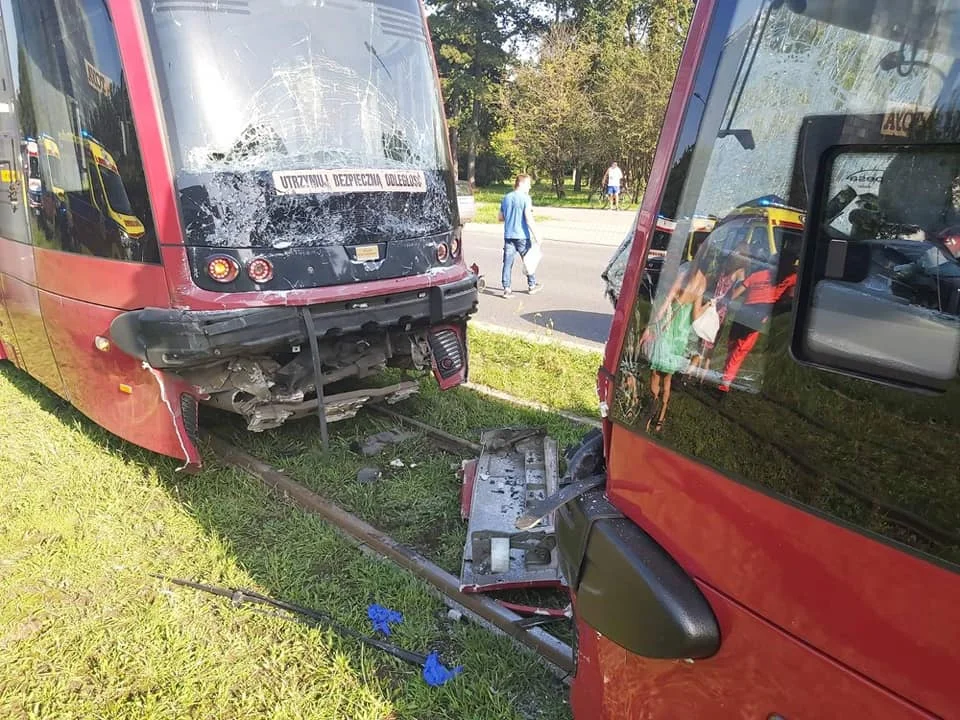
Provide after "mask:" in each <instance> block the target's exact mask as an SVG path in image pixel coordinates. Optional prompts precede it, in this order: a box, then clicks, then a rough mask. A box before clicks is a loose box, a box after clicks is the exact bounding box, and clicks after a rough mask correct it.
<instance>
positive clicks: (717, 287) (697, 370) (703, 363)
mask: <svg viewBox="0 0 960 720" xmlns="http://www.w3.org/2000/svg"><path fill="white" fill-rule="evenodd" d="M748 250H749V244H748V243H747V241H746V240H741V241H740V243H738V244H737V245H736V247H734V248H733V250H732V251H731V252H730V253H728V254H727V255H726V257H722V258H721V259H720V263H721V265H720V269H719V270H718V271H717V274H716V275H715V276H714V277H712V278H711V279H710V280H708V283H707V285H708V287H709V286H710V285H711V284H712V285H713V290H712V292H711V293H710V297H711V298H713V300H714V301H715V302H716V305H717V316H718V318H719V320H720V326H721V327H723V322H724V320H725V319H726V317H727V311H728V310H729V309H730V300H731V294H732V291H733V290H734V288H736V287H738V286H739V285H740V284H741V283H742V282H743V281H744V280H745V279H746V274H747V268H748V266H749V259H748ZM715 347H716V340H714V341H713V342H711V341H709V340H701V341H700V344H699V347H698V349H697V352H696V353H695V354H694V356H693V357H692V358H691V359H690V366H689V367H688V368H687V370H686V374H687V375H690V376H692V377H693V378H694V379H695V380H696V379H698V380H699V381H700V382H701V383H702V382H703V379H704V378H705V377H706V375H707V373H709V372H710V360H711V358H712V357H713V351H714V348H715Z"/></svg>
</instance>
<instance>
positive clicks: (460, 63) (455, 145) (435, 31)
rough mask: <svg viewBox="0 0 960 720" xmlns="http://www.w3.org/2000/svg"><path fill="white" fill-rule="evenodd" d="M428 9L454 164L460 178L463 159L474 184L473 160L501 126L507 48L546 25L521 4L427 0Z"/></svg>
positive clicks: (509, 0)
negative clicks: (502, 91)
mask: <svg viewBox="0 0 960 720" xmlns="http://www.w3.org/2000/svg"><path fill="white" fill-rule="evenodd" d="M428 8H429V9H430V28H431V33H432V36H433V45H434V52H435V54H436V58H437V66H438V69H439V71H440V79H441V83H442V87H443V97H444V102H445V105H446V112H447V122H448V124H449V126H450V146H451V150H452V152H453V156H454V162H455V163H457V168H456V169H457V171H458V175H459V174H460V173H459V170H460V168H459V162H458V160H459V157H460V155H461V154H464V155H465V156H466V159H467V168H466V179H467V180H469V181H470V183H471V184H473V183H475V182H476V163H477V156H478V154H479V153H480V151H481V150H482V149H483V148H484V147H485V146H487V145H488V144H489V139H490V137H491V136H492V135H493V133H494V132H496V130H497V129H499V127H500V125H501V123H500V118H499V116H498V115H497V109H498V103H497V99H498V93H499V91H498V88H499V86H500V84H501V82H502V81H503V79H504V77H505V73H506V68H507V65H508V62H509V61H510V59H511V47H512V46H513V45H515V44H516V43H517V42H518V41H520V40H521V39H524V38H526V37H529V36H530V35H531V34H533V33H536V32H538V31H541V30H542V29H543V27H544V25H543V22H542V21H541V20H539V19H538V18H537V17H536V15H535V14H534V13H533V12H532V8H531V7H530V6H529V5H528V4H527V3H524V2H523V0H430V2H428ZM463 145H466V152H465V153H464V152H463V150H464V148H463Z"/></svg>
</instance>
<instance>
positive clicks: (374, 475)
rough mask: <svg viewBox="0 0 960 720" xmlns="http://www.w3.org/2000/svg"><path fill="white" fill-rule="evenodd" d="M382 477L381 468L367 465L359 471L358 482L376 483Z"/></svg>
mask: <svg viewBox="0 0 960 720" xmlns="http://www.w3.org/2000/svg"><path fill="white" fill-rule="evenodd" d="M380 477H381V473H380V468H375V467H365V468H360V470H359V471H358V472H357V482H361V483H364V484H365V485H366V484H370V483H375V482H377V481H378V480H379V479H380Z"/></svg>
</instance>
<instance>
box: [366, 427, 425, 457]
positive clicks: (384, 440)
mask: <svg viewBox="0 0 960 720" xmlns="http://www.w3.org/2000/svg"><path fill="white" fill-rule="evenodd" d="M415 437H416V434H415V433H412V432H406V431H404V430H398V429H396V428H395V429H393V430H384V431H383V432H378V433H377V434H376V435H371V436H370V437H368V438H366V439H365V440H364V441H363V442H361V443H358V444H357V445H356V446H355V447H354V450H355V451H356V452H359V453H360V454H361V455H363V456H364V457H373V456H374V455H379V454H380V453H381V452H383V450H384V448H386V447H388V446H390V445H399V444H400V443H402V442H406V441H407V440H412V439H413V438H415Z"/></svg>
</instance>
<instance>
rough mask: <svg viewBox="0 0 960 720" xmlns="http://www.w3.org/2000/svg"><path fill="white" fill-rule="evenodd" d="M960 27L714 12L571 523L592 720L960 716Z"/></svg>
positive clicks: (835, 9)
mask: <svg viewBox="0 0 960 720" xmlns="http://www.w3.org/2000/svg"><path fill="white" fill-rule="evenodd" d="M958 20H960V2H957V0H698V2H697V4H696V11H695V14H694V19H693V22H692V25H691V29H690V32H689V35H688V38H687V43H686V47H685V50H684V54H683V57H682V60H681V63H680V69H679V72H678V74H677V78H676V82H675V85H674V89H673V93H672V96H671V99H670V103H669V105H668V108H667V113H666V117H665V121H664V125H663V130H662V133H661V137H660V141H659V144H658V148H657V154H656V159H655V162H654V166H653V170H652V173H651V176H650V179H649V182H648V184H647V186H646V193H645V195H644V199H643V205H642V207H641V209H640V212H639V214H638V218H637V223H636V232H635V235H634V238H633V247H632V250H630V251H629V252H630V258H629V262H628V263H627V267H626V273H625V276H624V280H623V285H622V292H620V293H619V299H618V304H617V310H616V315H615V317H614V322H613V327H612V329H611V335H610V340H609V342H608V343H607V347H606V356H605V360H604V366H603V369H602V370H601V373H600V376H599V388H598V389H599V395H600V400H601V407H602V408H605V409H606V412H605V422H604V428H603V434H602V437H599V438H598V437H594V438H592V440H591V444H588V445H586V446H585V448H584V449H583V451H581V452H580V453H578V454H577V455H575V456H574V461H572V462H571V466H572V469H573V472H572V474H573V475H574V476H575V477H586V476H593V475H596V474H600V473H601V472H603V473H605V475H606V478H605V479H606V485H605V488H604V489H603V490H595V491H590V492H589V493H588V494H586V495H584V496H583V497H581V498H579V499H578V500H576V501H574V502H571V503H569V504H568V505H566V506H565V507H564V508H562V509H561V510H560V511H559V513H558V518H557V521H556V525H557V539H558V548H559V551H560V556H561V564H562V567H563V570H564V574H565V575H566V578H567V580H568V582H569V583H570V586H571V588H572V590H573V594H574V610H575V615H576V619H577V632H578V647H579V651H578V667H577V673H576V679H575V681H574V683H573V691H572V703H571V704H572V706H573V709H574V716H575V717H576V718H578V720H580V719H582V720H626V719H627V718H630V719H634V718H636V719H638V720H639V719H641V718H642V719H647V718H709V719H710V720H721V719H725V718H731V719H733V718H737V719H740V718H757V719H759V720H764V719H766V720H795V719H798V718H891V719H892V718H955V717H960V684H958V683H957V667H958V665H960V663H958V658H960V651H958V648H960V623H958V610H957V607H958V599H960V574H958V573H960V464H958V462H957V456H956V454H955V452H954V450H955V446H954V442H955V441H956V440H957V439H958V437H960V403H958V399H960V395H958V393H960V380H958V363H960V252H958V249H960V243H958V242H957V235H958V227H960V34H958V28H960V24H958ZM698 215H714V216H716V217H717V218H718V219H719V221H718V222H717V223H716V226H715V227H713V228H712V229H711V230H710V232H709V234H708V235H706V237H704V238H703V242H702V243H701V244H700V247H699V249H698V250H696V252H695V254H694V255H693V257H692V258H690V240H689V238H690V235H691V232H692V231H693V230H694V225H693V219H694V218H696V217H697V216H698ZM663 217H667V218H677V222H676V226H675V227H673V228H664V227H662V224H661V223H660V221H659V220H658V218H663ZM661 230H664V231H665V232H663V233H662V234H661V232H660V231H661ZM652 260H653V261H656V265H655V267H656V269H657V271H658V278H657V282H656V283H653V284H651V283H645V282H644V275H645V274H649V273H648V272H647V271H648V270H649V268H650V267H651V261H652ZM688 260H689V262H688ZM601 460H602V461H601ZM591 479H592V478H591Z"/></svg>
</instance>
